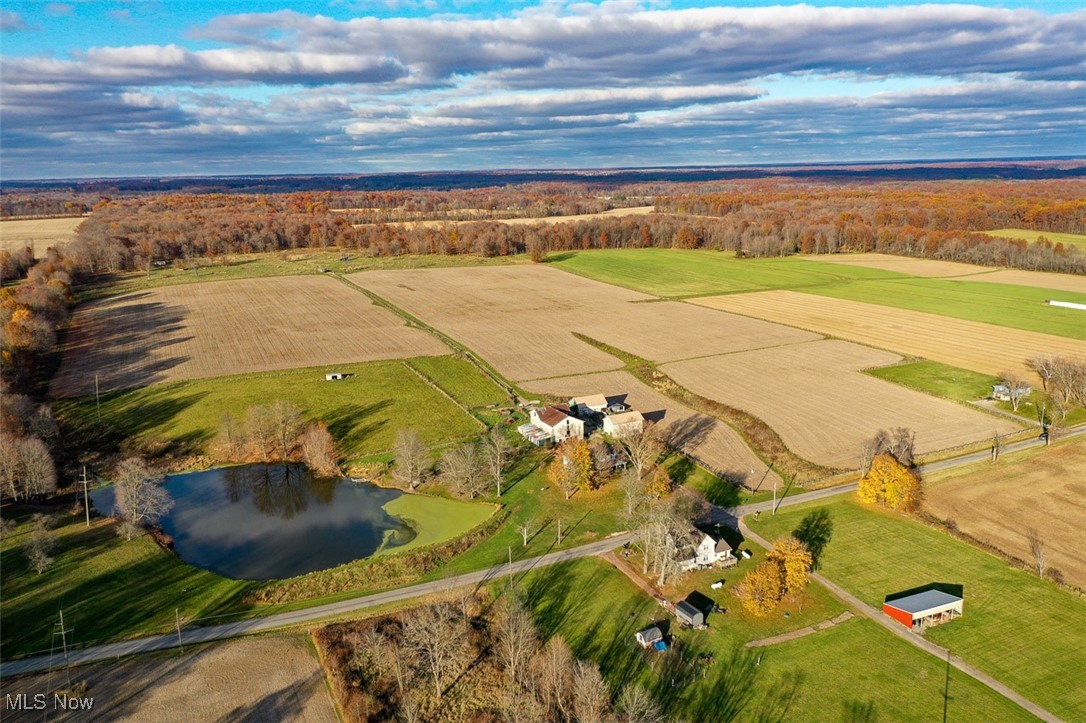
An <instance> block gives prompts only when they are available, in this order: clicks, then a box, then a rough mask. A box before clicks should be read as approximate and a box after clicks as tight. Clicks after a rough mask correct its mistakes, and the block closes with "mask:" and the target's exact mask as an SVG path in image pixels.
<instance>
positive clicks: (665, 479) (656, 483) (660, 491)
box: [645, 466, 673, 500]
mask: <svg viewBox="0 0 1086 723" xmlns="http://www.w3.org/2000/svg"><path fill="white" fill-rule="evenodd" d="M672 486H673V483H672V480H671V475H670V474H669V473H668V471H667V470H666V469H664V467H663V466H658V467H656V469H654V470H653V471H652V474H651V475H649V478H648V481H647V482H646V484H645V494H647V495H648V496H649V497H651V498H653V499H654V500H658V499H661V498H664V497H667V496H668V495H669V494H671V490H672Z"/></svg>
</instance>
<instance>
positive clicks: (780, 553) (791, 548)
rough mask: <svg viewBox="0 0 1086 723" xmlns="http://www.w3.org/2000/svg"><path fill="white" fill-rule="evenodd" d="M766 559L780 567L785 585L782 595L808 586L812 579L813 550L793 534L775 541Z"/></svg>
mask: <svg viewBox="0 0 1086 723" xmlns="http://www.w3.org/2000/svg"><path fill="white" fill-rule="evenodd" d="M766 559H767V560H769V561H770V562H773V563H775V564H776V565H777V567H779V568H780V571H781V580H782V581H783V585H784V589H783V590H782V593H781V597H784V596H785V595H787V594H789V593H792V592H795V591H797V590H800V589H802V588H803V587H806V585H807V583H808V581H810V579H811V567H812V565H813V564H814V562H813V560H812V559H811V552H810V550H808V549H807V546H806V545H804V544H803V543H802V542H800V541H799V540H797V539H796V538H795V537H793V536H792V535H788V536H787V537H782V538H780V539H779V540H777V541H776V542H774V543H773V549H772V550H770V551H769V554H768V555H766Z"/></svg>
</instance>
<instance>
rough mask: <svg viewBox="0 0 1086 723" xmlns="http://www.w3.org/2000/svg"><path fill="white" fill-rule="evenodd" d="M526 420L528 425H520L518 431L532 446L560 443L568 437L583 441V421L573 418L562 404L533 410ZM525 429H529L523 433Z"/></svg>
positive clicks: (567, 408) (570, 412) (568, 409)
mask: <svg viewBox="0 0 1086 723" xmlns="http://www.w3.org/2000/svg"><path fill="white" fill-rule="evenodd" d="M528 419H529V424H527V425H521V428H520V430H521V434H523V435H524V436H525V438H527V439H528V440H529V441H532V442H533V443H534V444H542V443H544V442H547V441H553V442H561V441H564V440H566V439H569V438H570V437H573V438H575V439H584V420H582V419H578V418H577V417H576V416H574V415H573V412H572V411H570V408H569V407H567V406H565V405H564V404H558V405H555V406H551V407H543V408H542V409H533V410H532V411H531V412H530V413H529V414H528ZM525 427H530V428H531V429H529V430H527V433H525V431H526V430H525ZM533 438H534V439H533ZM536 440H539V441H536Z"/></svg>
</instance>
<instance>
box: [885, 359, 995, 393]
mask: <svg viewBox="0 0 1086 723" xmlns="http://www.w3.org/2000/svg"><path fill="white" fill-rule="evenodd" d="M867 373H868V374H870V375H871V376H873V377H878V378H879V379H885V380H886V381H888V382H894V383H895V384H900V385H901V386H903V387H909V388H910V389H916V390H918V391H921V392H927V393H928V394H934V395H935V396H937V397H943V398H944V399H952V400H954V401H956V402H973V401H976V400H978V399H985V398H987V397H988V396H989V395H990V394H991V393H992V385H994V384H998V383H999V380H998V379H996V378H995V377H990V376H988V375H987V374H981V373H979V372H973V371H969V370H968V369H961V368H959V367H952V366H950V365H949V364H943V363H942V362H937V361H929V360H924V361H917V362H909V363H906V364H897V365H895V366H890V367H881V368H879V369H869V370H867Z"/></svg>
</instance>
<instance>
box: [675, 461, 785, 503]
mask: <svg viewBox="0 0 1086 723" xmlns="http://www.w3.org/2000/svg"><path fill="white" fill-rule="evenodd" d="M663 465H664V468H665V469H666V470H667V472H668V474H669V475H671V481H672V482H673V483H674V484H675V485H676V486H677V487H689V488H690V489H694V490H697V491H698V492H701V493H702V494H703V495H705V499H707V500H708V501H709V502H711V503H712V504H714V505H719V506H720V507H736V506H738V505H747V504H751V503H753V502H762V501H764V500H768V499H771V498H772V496H773V492H772V489H770V490H769V491H765V490H763V491H761V492H748V491H747V490H745V489H743V488H741V487H736V486H735V485H733V484H731V483H730V482H728V481H726V480H722V479H720V478H719V477H717V476H716V475H714V474H713V473H712V472H709V471H707V470H706V469H704V468H703V467H699V466H697V465H696V464H694V463H693V462H691V461H690V460H688V459H687V458H686V457H683V456H682V455H681V454H674V453H672V454H670V455H668V457H667V459H665V460H664V462H663Z"/></svg>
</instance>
